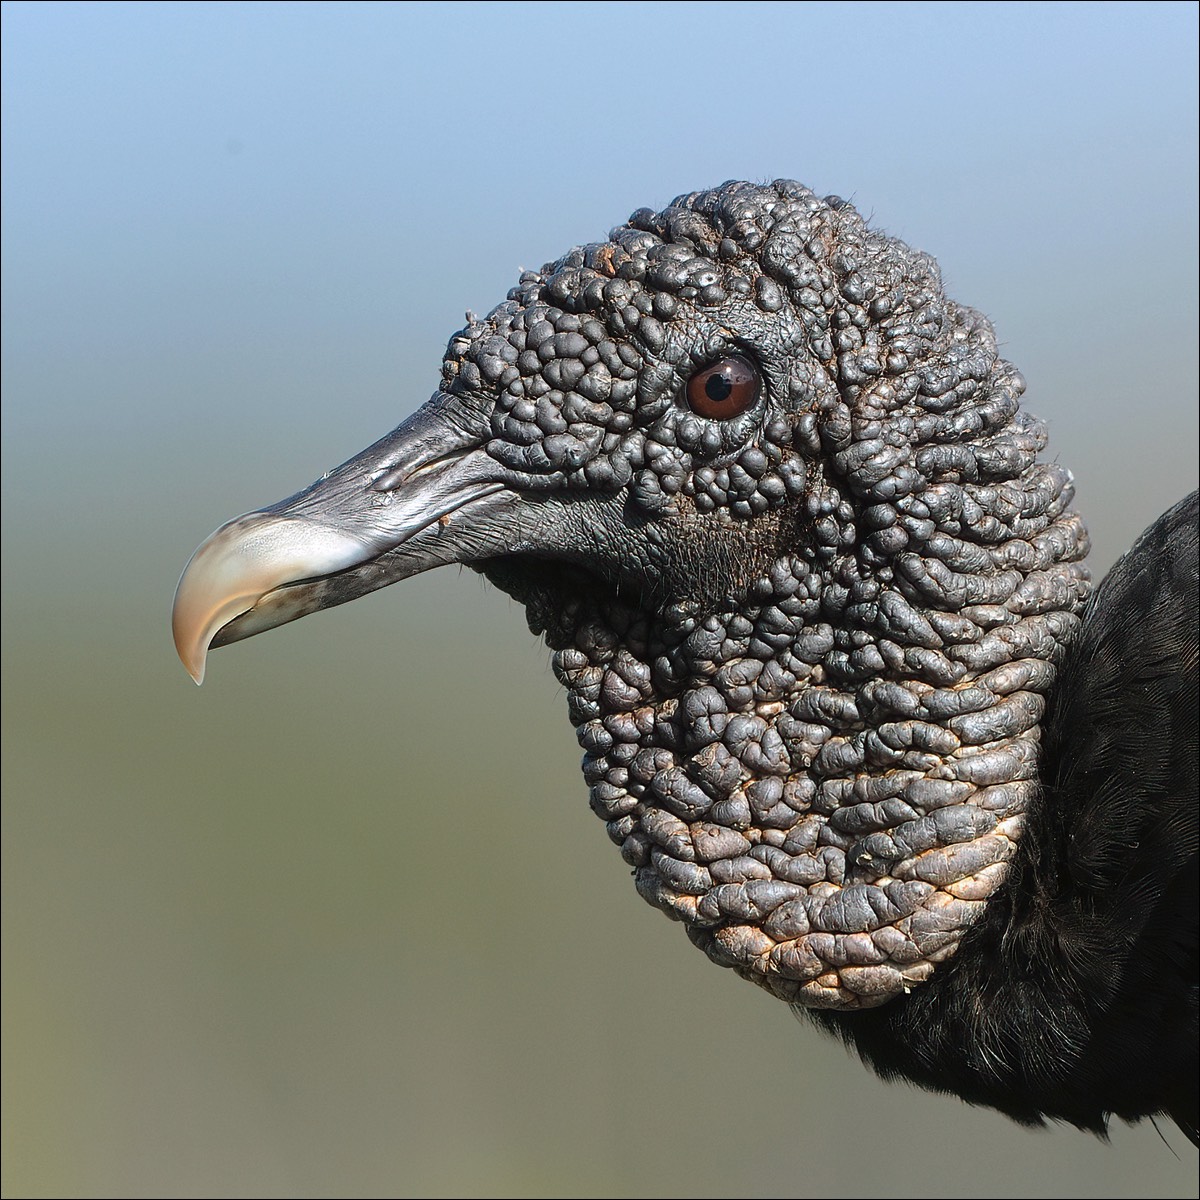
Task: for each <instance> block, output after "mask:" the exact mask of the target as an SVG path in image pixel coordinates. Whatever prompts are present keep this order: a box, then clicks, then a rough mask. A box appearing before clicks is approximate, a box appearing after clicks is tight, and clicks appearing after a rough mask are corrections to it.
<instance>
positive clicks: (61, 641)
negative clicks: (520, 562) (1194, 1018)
mask: <svg viewBox="0 0 1200 1200" xmlns="http://www.w3.org/2000/svg"><path fill="white" fill-rule="evenodd" d="M3 21H4V28H3V55H4V61H3V68H4V71H3V76H4V79H3V86H4V122H5V128H4V162H3V188H4V197H3V199H4V238H5V244H4V377H3V396H4V444H3V454H4V477H3V520H4V542H3V552H4V618H5V619H4V632H5V644H4V687H5V696H4V800H5V815H4V922H5V929H4V932H5V944H4V955H5V957H4V1005H5V1010H4V1015H5V1046H4V1072H5V1078H4V1155H3V1163H4V1184H3V1186H4V1194H5V1195H8V1196H68V1195H69V1196H112V1195H127V1196H156V1195H160V1194H161V1195H168V1196H207V1195H216V1196H302V1195H303V1196H376V1195H378V1196H389V1195H425V1194H427V1195H433V1196H462V1195H479V1196H489V1195H497V1196H500V1195H504V1196H508V1195H512V1196H517V1195H540V1196H552V1195H566V1196H588V1195H614V1196H618V1195H619V1196H646V1195H664V1196H677V1195H701V1196H708V1195H711V1196H751V1195H753V1196H795V1195H801V1196H807V1195H827V1194H834V1193H836V1194H838V1195H844V1196H855V1195H861V1196H877V1195H884V1194H886V1195H895V1196H930V1195H964V1194H965V1195H971V1196H1012V1195H1031V1196H1045V1195H1065V1196H1078V1195H1086V1196H1121V1195H1145V1196H1185V1195H1194V1194H1195V1193H1196V1173H1195V1155H1194V1152H1193V1151H1192V1150H1191V1149H1190V1148H1189V1147H1187V1146H1186V1143H1185V1142H1184V1140H1183V1139H1182V1138H1181V1137H1180V1136H1179V1135H1178V1133H1177V1132H1176V1131H1175V1130H1174V1129H1173V1128H1171V1127H1164V1130H1163V1133H1164V1137H1165V1139H1166V1140H1167V1141H1168V1142H1169V1143H1170V1144H1171V1145H1172V1146H1173V1147H1175V1150H1176V1152H1177V1154H1178V1157H1176V1155H1175V1154H1174V1153H1172V1150H1171V1149H1169V1148H1168V1147H1167V1146H1165V1145H1164V1144H1163V1142H1162V1141H1161V1140H1160V1139H1159V1136H1158V1134H1157V1133H1156V1132H1155V1130H1154V1129H1153V1128H1152V1127H1151V1126H1150V1125H1149V1124H1148V1123H1145V1124H1143V1126H1141V1127H1139V1128H1136V1129H1129V1128H1127V1127H1124V1126H1121V1127H1118V1128H1116V1129H1114V1131H1113V1145H1112V1146H1111V1147H1105V1146H1104V1145H1102V1144H1101V1143H1099V1142H1098V1141H1096V1140H1095V1139H1093V1138H1090V1137H1087V1136H1085V1135H1083V1134H1079V1133H1077V1132H1075V1131H1073V1130H1069V1129H1054V1130H1051V1131H1048V1132H1029V1131H1025V1130H1022V1129H1020V1128H1018V1127H1017V1126H1015V1125H1012V1124H1010V1123H1009V1122H1007V1121H1005V1120H1004V1119H1002V1118H1001V1117H999V1116H997V1115H995V1114H992V1113H989V1112H985V1111H974V1110H971V1109H969V1108H967V1107H966V1106H965V1105H963V1104H961V1103H960V1102H958V1101H955V1100H952V1099H947V1098H937V1097H930V1096H925V1095H922V1094H919V1093H917V1092H915V1091H913V1090H910V1089H908V1088H906V1087H903V1086H884V1085H882V1084H880V1083H879V1082H878V1081H876V1080H875V1079H874V1078H873V1077H871V1076H870V1075H869V1074H868V1073H867V1072H866V1071H865V1069H864V1068H863V1067H861V1066H860V1065H859V1064H858V1063H857V1062H855V1061H853V1060H851V1059H850V1058H849V1057H847V1055H846V1054H845V1053H844V1052H843V1051H842V1050H841V1049H840V1048H839V1047H838V1046H836V1045H833V1044H831V1043H830V1042H828V1041H826V1040H823V1039H822V1038H821V1037H819V1036H818V1035H817V1034H816V1033H815V1031H813V1030H811V1029H808V1028H806V1027H803V1026H801V1025H800V1024H799V1023H798V1022H797V1021H796V1019H795V1018H794V1017H793V1016H792V1015H791V1014H790V1013H789V1012H788V1010H787V1009H786V1008H785V1007H784V1006H782V1005H780V1004H778V1003H777V1002H775V1001H772V1000H771V999H770V998H769V997H767V996H766V995H764V994H760V993H759V992H757V991H756V990H755V989H753V988H750V987H748V986H746V985H745V984H743V983H740V982H739V981H738V980H736V979H734V978H733V977H732V976H731V975H729V974H728V973H726V972H721V971H719V970H717V969H715V968H714V967H712V966H711V965H710V964H709V963H707V961H705V959H704V958H703V956H702V955H700V954H698V953H697V952H696V951H695V950H693V949H692V948H691V946H690V945H689V944H688V942H687V940H686V938H685V937H684V936H683V933H682V931H681V930H679V929H678V928H675V927H674V926H672V925H671V924H669V923H668V922H667V921H665V920H663V919H662V917H661V916H660V915H658V914H656V913H655V912H653V911H651V910H650V909H649V908H647V907H646V905H645V904H644V903H643V902H642V901H641V900H640V899H639V898H638V897H637V896H636V894H635V892H634V889H633V887H632V886H631V884H630V882H629V880H628V879H627V878H624V876H626V875H627V870H626V869H625V868H624V866H623V864H622V863H621V860H620V858H619V857H618V855H617V853H616V851H615V849H613V848H612V847H611V846H610V845H609V844H608V841H607V839H606V837H605V835H604V831H603V829H602V828H601V827H600V825H599V824H598V822H597V821H596V819H595V818H594V817H593V816H592V815H591V813H590V812H589V811H588V809H587V806H586V803H585V793H584V788H583V785H582V781H581V780H580V778H579V775H578V766H577V760H578V751H577V748H576V745H575V741H574V738H573V736H572V733H571V730H570V728H569V727H568V724H567V721H566V714H565V706H564V704H563V700H562V696H561V694H560V692H559V689H558V687H557V685H556V684H555V682H554V680H553V677H552V676H551V674H550V672H549V669H548V666H547V659H548V656H547V653H546V651H545V650H544V649H543V648H542V647H540V646H539V645H537V644H536V643H535V642H534V641H533V639H531V638H530V637H529V635H528V633H527V631H526V630H525V627H524V621H523V617H522V614H521V612H520V611H519V610H518V609H517V608H516V607H515V606H514V605H513V604H511V603H510V602H509V601H508V600H506V599H505V598H503V597H502V596H500V595H499V594H497V593H495V592H493V591H491V590H489V589H488V588H487V587H486V586H485V585H484V584H483V583H482V582H480V581H479V580H478V578H477V577H476V576H474V575H472V574H470V573H467V572H455V571H452V570H446V571H441V572H437V573H434V574H432V575H430V576H426V577H423V578H419V579H416V580H413V581H410V582H407V583H405V584H404V585H402V586H400V587H397V588H393V589H388V590H386V591H384V592H382V593H377V594H375V595H373V596H370V597H368V598H366V599H364V600H363V601H360V602H359V603H356V604H353V605H350V606H348V607H346V608H342V609H338V610H336V611H334V612H332V613H327V614H321V615H320V616H317V617H313V618H311V619H308V620H305V621H302V622H299V623H298V624H296V625H292V626H289V627H288V628H286V629H282V630H279V631H277V632H275V633H272V634H271V635H270V636H268V637H264V638H261V639H255V640H254V641H251V642H248V643H245V644H242V645H239V646H236V647H234V648H231V649H229V650H222V651H220V652H219V653H217V654H216V655H215V656H214V658H213V660H212V661H211V662H210V669H209V682H207V683H206V684H205V686H204V688H203V689H202V690H201V691H197V690H196V689H195V688H194V687H193V686H192V685H191V683H190V682H189V681H188V680H187V678H186V676H185V675H184V673H183V671H182V669H181V668H180V667H179V664H178V663H177V662H176V661H175V658H174V654H173V651H172V648H171V643H170V636H169V631H168V610H169V606H170V601H171V594H172V591H173V588H174V584H175V581H176V579H177V577H178V573H179V571H180V569H181V568H182V565H183V563H184V561H185V560H186V558H187V556H188V555H189V553H190V552H191V550H192V549H193V548H194V546H195V545H196V544H197V543H198V542H199V540H200V539H201V538H202V537H203V536H204V535H205V534H207V533H208V532H209V531H210V530H211V529H212V528H213V527H215V526H216V525H217V524H219V523H220V522H221V521H223V520H225V519H226V518H228V517H229V516H231V515H233V514H235V513H237V512H240V511H243V510H245V509H248V508H252V507H256V506H258V505H260V504H263V503H266V502H270V501H272V500H275V499H277V498H279V497H281V496H283V495H286V494H288V493H290V492H292V491H294V490H295V489H296V488H298V487H299V486H301V485H303V484H305V483H307V482H308V481H309V480H310V479H312V478H314V477H315V476H316V475H318V474H319V473H320V472H321V471H322V470H323V469H325V468H327V467H329V466H332V465H334V464H335V463H337V462H339V461H341V460H342V459H344V458H346V457H348V456H349V455H350V454H352V453H353V452H355V451H356V450H358V449H360V448H361V447H362V446H364V445H366V444H367V443H368V442H370V441H371V440H373V439H374V438H375V437H377V436H379V435H380V434H382V433H384V432H385V431H386V430H388V429H389V428H391V427H392V426H393V425H395V424H396V423H397V422H398V421H399V420H400V419H401V418H402V417H403V416H405V415H406V414H407V413H408V412H409V411H410V410H411V409H412V408H413V407H415V406H416V404H418V403H419V402H420V401H422V400H423V399H424V398H425V397H426V396H427V395H428V394H429V392H430V391H431V390H432V388H433V386H434V384H435V382H436V379H437V367H438V362H439V358H440V354H441V350H442V348H443V346H444V344H445V340H446V338H447V337H448V335H449V334H450V333H451V332H453V331H454V330H455V329H456V328H458V326H459V325H460V324H461V320H462V311H463V309H465V308H466V307H468V306H470V307H471V308H474V309H477V310H480V311H485V310H486V309H487V308H489V307H490V306H491V305H492V304H493V303H495V302H496V301H498V300H500V299H501V298H502V297H503V295H504V292H505V291H506V289H507V288H508V286H509V285H510V284H511V283H512V282H513V281H514V280H515V277H516V274H517V271H518V268H519V267H521V266H522V265H538V264H540V263H541V262H542V261H544V260H545V259H547V258H550V257H553V256H555V255H557V254H558V253H560V252H562V251H563V250H564V249H566V248H567V247H568V246H570V245H572V244H574V243H576V242H579V241H586V240H589V239H594V238H596V237H597V236H600V235H602V234H603V233H604V231H605V230H606V229H607V228H608V227H609V226H611V225H613V224H615V223H617V222H619V221H620V220H622V219H624V217H625V216H626V215H627V214H628V213H629V212H630V211H631V210H632V209H634V208H636V207H639V206H641V205H643V204H647V205H653V206H658V205H661V204H663V203H665V202H666V201H668V200H669V199H670V198H671V197H672V196H673V195H675V194H676V193H678V192H681V191H685V190H690V189H692V188H695V187H701V186H708V185H711V184H714V183H717V182H719V181H721V180H723V179H726V178H729V177H744V178H754V179H770V178H772V177H773V176H776V175H789V176H793V177H797V178H800V179H803V180H804V181H806V182H808V183H810V184H811V185H813V186H814V187H817V188H818V189H820V190H823V191H837V192H840V193H842V194H846V195H849V196H851V197H853V198H854V199H855V200H856V202H857V203H858V204H859V205H860V207H861V208H862V209H863V210H864V211H866V212H867V213H869V214H873V216H874V218H875V220H876V221H877V223H879V224H881V225H883V226H884V227H886V228H888V229H889V230H891V231H892V232H894V233H896V234H898V235H900V236H902V237H904V238H906V239H907V240H909V241H911V242H913V243H915V244H917V245H920V246H921V247H923V248H926V249H929V250H931V251H933V252H934V253H936V254H937V255H938V257H939V259H940V261H941V262H942V265H943V269H944V271H945V274H946V278H947V281H948V287H949V290H950V291H951V293H952V294H953V295H955V296H956V297H958V298H960V299H963V300H966V301H968V302H970V303H972V304H975V305H976V306H977V307H980V308H982V309H983V310H984V311H986V312H988V313H989V314H990V315H991V316H992V317H993V318H994V319H995V321H996V324H997V327H998V329H999V330H1000V334H1001V337H1002V338H1003V339H1004V344H1005V352H1006V353H1007V354H1008V355H1009V356H1010V357H1011V358H1012V359H1013V360H1014V361H1015V362H1017V363H1018V364H1019V365H1020V366H1021V368H1022V370H1023V371H1024V372H1025V374H1026V376H1027V378H1028V379H1029V383H1030V390H1029V404H1030V407H1031V408H1032V409H1033V410H1034V411H1036V412H1038V413H1039V414H1040V415H1043V416H1045V417H1046V418H1047V419H1048V420H1049V421H1050V424H1051V431H1052V437H1053V450H1054V452H1055V453H1056V454H1058V455H1059V456H1060V457H1061V459H1062V460H1063V461H1064V462H1066V463H1068V464H1069V465H1071V466H1072V468H1073V469H1074V470H1075V472H1076V474H1077V477H1078V483H1079V500H1080V504H1081V506H1082V508H1083V509H1084V511H1085V512H1086V513H1087V514H1088V516H1089V519H1090V522H1091V525H1092V528H1093V533H1094V536H1095V543H1096V558H1095V561H1096V565H1097V567H1098V568H1103V567H1105V566H1106V565H1107V564H1108V563H1110V562H1111V561H1112V559H1113V558H1114V557H1115V555H1116V554H1117V553H1118V552H1119V551H1120V550H1121V549H1123V548H1124V547H1125V546H1127V545H1128V544H1129V543H1130V542H1131V541H1132V539H1133V538H1134V537H1135V536H1136V534H1137V533H1138V531H1139V530H1140V529H1141V528H1142V527H1143V526H1144V525H1145V524H1146V523H1147V522H1148V521H1150V520H1151V519H1153V517H1154V516H1156V515H1157V514H1158V512H1160V511H1161V510H1162V509H1164V508H1165V507H1166V506H1167V505H1169V504H1170V503H1171V502H1173V501H1174V500H1175V499H1177V498H1178V497H1179V496H1181V495H1182V494H1183V493H1184V492H1185V491H1187V490H1189V489H1190V488H1191V487H1194V486H1195V483H1196V474H1197V469H1196V461H1197V451H1196V445H1197V408H1196V390H1195V380H1196V366H1195V364H1196V343H1195V326H1196V290H1195V279H1194V273H1195V258H1196V172H1195V167H1196V58H1195V44H1196V8H1195V6H1194V5H1192V4H1104V5H1070V4H1064V5H1024V4H1002V5H993V4H942V3H938V4H931V5H924V4H917V5H908V4H895V5H890V4H889V5H875V4H851V3H845V4H807V5H786V4H767V5H758V4H741V5H716V4H699V5H697V4H688V3H683V4H669V5H656V4H645V5H627V4H598V5H597V4H572V5H558V4H541V5H531V6H510V5H503V4H499V5H497V4H489V5H482V6H481V5H474V4H454V5H419V6H407V5H376V4H368V5H360V4H342V5H330V4H313V5H295V4H237V3H234V4H219V5H210V4H119V5H110V4H88V5H71V4H66V5H63V4H50V3H36V4H28V3H15V4H5V5H4V8H3Z"/></svg>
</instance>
